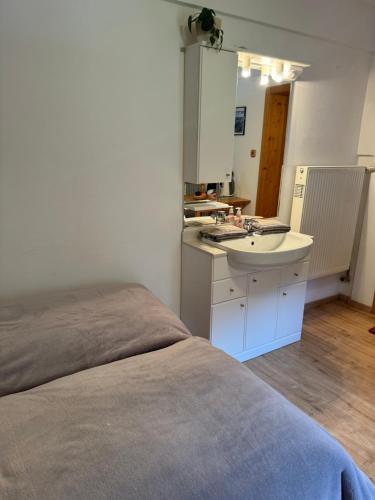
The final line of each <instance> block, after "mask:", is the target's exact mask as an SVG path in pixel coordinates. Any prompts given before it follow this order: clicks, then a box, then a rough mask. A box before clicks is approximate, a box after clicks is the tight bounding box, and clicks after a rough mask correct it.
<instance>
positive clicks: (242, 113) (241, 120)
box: [234, 106, 246, 135]
mask: <svg viewBox="0 0 375 500" xmlns="http://www.w3.org/2000/svg"><path fill="white" fill-rule="evenodd" d="M245 126H246V106H237V107H236V119H235V122H234V135H245Z"/></svg>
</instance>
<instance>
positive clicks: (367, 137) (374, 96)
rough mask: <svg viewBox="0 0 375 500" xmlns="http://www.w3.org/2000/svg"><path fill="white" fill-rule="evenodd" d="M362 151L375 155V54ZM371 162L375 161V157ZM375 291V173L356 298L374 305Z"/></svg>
mask: <svg viewBox="0 0 375 500" xmlns="http://www.w3.org/2000/svg"><path fill="white" fill-rule="evenodd" d="M358 153H359V154H373V155H375V57H374V58H373V60H372V66H371V71H370V75H369V80H368V86H367V93H366V100H365V107H364V112H363V118H362V126H361V136H360V141H359V146H358ZM369 163H370V164H371V163H372V164H375V159H370V160H369ZM374 293H375V173H374V174H372V176H371V182H370V189H369V195H368V203H367V207H366V212H365V218H364V225H363V230H362V238H361V245H360V249H359V255H358V265H357V270H356V275H355V279H354V286H353V291H352V298H353V300H356V301H357V302H361V303H362V304H366V305H368V306H370V305H371V304H372V301H373V298H374Z"/></svg>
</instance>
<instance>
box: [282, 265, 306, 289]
mask: <svg viewBox="0 0 375 500" xmlns="http://www.w3.org/2000/svg"><path fill="white" fill-rule="evenodd" d="M308 272H309V263H308V262H297V263H296V264H293V265H291V266H288V267H285V268H284V269H283V271H282V277H281V284H282V285H293V284H294V283H300V282H302V281H306V280H307V276H308Z"/></svg>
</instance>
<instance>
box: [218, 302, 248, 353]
mask: <svg viewBox="0 0 375 500" xmlns="http://www.w3.org/2000/svg"><path fill="white" fill-rule="evenodd" d="M245 317H246V299H245V298H243V299H236V300H230V301H228V302H223V303H221V304H217V305H215V306H212V320H211V342H212V345H214V346H215V347H218V348H219V349H222V350H223V351H225V352H226V353H227V354H231V355H232V354H237V353H239V352H242V351H243V345H244V333H245Z"/></svg>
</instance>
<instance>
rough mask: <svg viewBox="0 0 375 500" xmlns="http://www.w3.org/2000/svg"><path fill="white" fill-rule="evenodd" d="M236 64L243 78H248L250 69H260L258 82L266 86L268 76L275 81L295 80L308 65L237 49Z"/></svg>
mask: <svg viewBox="0 0 375 500" xmlns="http://www.w3.org/2000/svg"><path fill="white" fill-rule="evenodd" d="M238 66H239V68H241V72H240V74H241V76H242V77H243V78H249V77H250V76H251V70H252V69H255V70H257V71H260V72H261V78H260V84H261V85H263V86H266V85H269V83H270V77H271V78H272V80H273V81H274V82H276V83H282V82H292V81H294V80H296V79H297V78H298V77H299V76H300V75H301V73H302V71H303V70H304V69H305V68H307V67H308V66H309V65H308V64H305V63H299V62H293V61H286V60H283V59H276V58H271V57H267V56H263V55H260V54H254V53H250V52H242V51H239V52H238Z"/></svg>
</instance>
